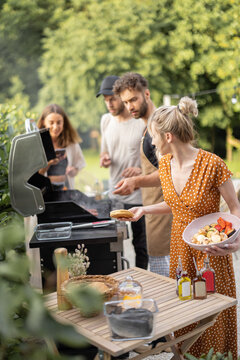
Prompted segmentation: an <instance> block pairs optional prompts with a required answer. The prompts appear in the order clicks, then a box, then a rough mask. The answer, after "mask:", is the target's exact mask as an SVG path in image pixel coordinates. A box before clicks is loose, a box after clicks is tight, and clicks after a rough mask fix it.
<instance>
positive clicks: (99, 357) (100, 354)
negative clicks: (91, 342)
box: [94, 349, 111, 360]
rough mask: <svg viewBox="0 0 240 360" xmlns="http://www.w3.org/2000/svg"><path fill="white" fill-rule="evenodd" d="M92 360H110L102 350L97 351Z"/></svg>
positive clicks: (109, 356) (108, 355)
mask: <svg viewBox="0 0 240 360" xmlns="http://www.w3.org/2000/svg"><path fill="white" fill-rule="evenodd" d="M94 360H111V355H110V354H108V353H106V352H105V351H103V350H100V349H98V353H97V355H96V356H95V358H94Z"/></svg>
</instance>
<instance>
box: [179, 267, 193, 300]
mask: <svg viewBox="0 0 240 360" xmlns="http://www.w3.org/2000/svg"><path fill="white" fill-rule="evenodd" d="M178 297H179V299H180V300H191V299H192V285H191V279H190V278H189V277H188V275H187V272H186V271H185V270H183V271H182V276H181V278H180V279H179V280H178Z"/></svg>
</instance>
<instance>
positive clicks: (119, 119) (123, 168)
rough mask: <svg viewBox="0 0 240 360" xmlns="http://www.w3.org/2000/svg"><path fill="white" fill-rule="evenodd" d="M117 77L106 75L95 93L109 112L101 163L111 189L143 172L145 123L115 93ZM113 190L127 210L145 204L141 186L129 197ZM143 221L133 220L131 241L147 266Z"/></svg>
mask: <svg viewBox="0 0 240 360" xmlns="http://www.w3.org/2000/svg"><path fill="white" fill-rule="evenodd" d="M117 79H118V76H107V77H106V78H105V79H104V80H103V81H102V84H101V87H100V90H99V92H98V93H97V95H96V96H97V97H98V96H100V95H103V96H104V101H105V104H106V106H107V109H108V111H109V113H107V114H104V115H103V116H102V119H101V136H102V141H101V155H100V166H103V167H106V168H108V167H109V168H110V180H109V188H110V189H111V190H112V191H113V190H114V186H115V185H116V184H117V183H118V182H119V181H120V180H121V179H123V178H127V177H131V176H136V175H140V174H141V165H140V143H141V138H142V135H143V131H144V129H145V124H144V122H143V121H142V120H141V119H140V120H139V119H134V118H132V117H131V116H130V114H129V112H128V110H127V108H126V107H125V106H124V104H123V102H122V100H121V99H120V97H119V96H118V95H114V94H113V90H112V89H113V85H114V83H115V81H116V80H117ZM112 191H111V192H110V193H109V197H110V199H112V200H118V201H120V202H122V203H123V205H124V208H125V209H129V208H130V207H132V206H136V204H142V198H141V190H140V189H139V190H136V191H134V192H133V193H132V194H130V195H127V196H120V195H114V194H112ZM140 220H141V219H140ZM140 220H139V221H137V222H136V223H134V222H132V223H131V227H132V232H133V241H132V243H133V246H134V249H135V253H136V266H138V267H140V268H143V269H147V266H148V255H147V248H146V233H145V219H143V221H140Z"/></svg>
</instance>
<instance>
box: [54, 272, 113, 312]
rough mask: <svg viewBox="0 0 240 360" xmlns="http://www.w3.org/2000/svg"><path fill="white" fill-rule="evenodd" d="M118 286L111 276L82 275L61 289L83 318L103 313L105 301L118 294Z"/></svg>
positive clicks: (64, 283) (68, 281) (63, 285)
mask: <svg viewBox="0 0 240 360" xmlns="http://www.w3.org/2000/svg"><path fill="white" fill-rule="evenodd" d="M118 284H119V282H118V280H116V279H114V278H113V277H112V276H110V275H80V276H75V277H72V278H70V279H69V280H66V281H65V282H63V284H62V286H61V288H62V291H63V293H64V295H65V296H66V298H67V299H68V301H69V302H70V303H71V304H72V305H73V306H74V307H76V308H78V310H79V312H80V314H81V315H82V316H83V317H92V316H96V315H98V314H99V313H101V312H102V310H103V303H104V301H108V300H110V299H111V298H112V297H113V296H114V295H115V294H116V293H117V291H118Z"/></svg>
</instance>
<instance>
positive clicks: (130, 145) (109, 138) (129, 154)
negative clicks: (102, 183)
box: [101, 113, 146, 204]
mask: <svg viewBox="0 0 240 360" xmlns="http://www.w3.org/2000/svg"><path fill="white" fill-rule="evenodd" d="M145 128H146V125H145V123H144V121H143V120H142V119H134V118H132V119H130V120H127V121H118V120H117V118H116V117H114V116H112V115H111V114H110V113H108V114H104V115H103V116H102V119H101V135H102V140H101V152H107V153H108V154H109V156H110V158H111V165H110V181H109V182H110V184H109V186H110V189H113V188H114V186H115V185H116V184H117V183H118V182H119V181H120V180H121V179H122V175H121V174H122V172H123V171H124V170H125V169H126V168H128V167H141V162H140V144H141V139H142V136H143V132H144V129H145ZM109 197H110V198H114V199H117V200H119V201H121V202H123V203H126V204H141V203H142V198H141V190H140V189H139V190H135V191H134V192H133V193H132V194H130V195H126V196H121V195H112V194H111V192H110V194H109Z"/></svg>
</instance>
